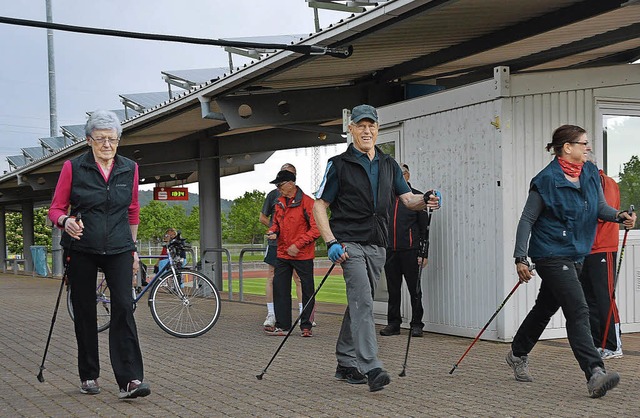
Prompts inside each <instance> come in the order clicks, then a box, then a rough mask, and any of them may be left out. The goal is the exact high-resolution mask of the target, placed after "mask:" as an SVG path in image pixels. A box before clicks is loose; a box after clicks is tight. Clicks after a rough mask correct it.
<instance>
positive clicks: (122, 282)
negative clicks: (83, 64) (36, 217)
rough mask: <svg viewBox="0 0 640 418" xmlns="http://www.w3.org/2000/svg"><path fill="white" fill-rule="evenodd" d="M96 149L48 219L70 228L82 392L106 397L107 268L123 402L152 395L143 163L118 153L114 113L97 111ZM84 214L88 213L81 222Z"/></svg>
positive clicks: (74, 172) (63, 185)
mask: <svg viewBox="0 0 640 418" xmlns="http://www.w3.org/2000/svg"><path fill="white" fill-rule="evenodd" d="M85 133H86V138H87V145H88V146H89V151H88V152H86V153H84V154H83V155H80V156H79V157H77V158H74V159H72V160H67V161H65V162H64V165H63V166H62V171H61V172H60V177H59V178H58V184H57V185H56V190H55V193H54V196H53V201H52V202H51V208H50V209H49V219H51V222H53V224H54V225H56V226H58V228H61V229H63V230H64V234H63V235H62V241H61V244H62V246H63V248H64V249H65V253H66V254H67V255H68V258H67V260H68V261H67V262H68V263H69V266H68V269H67V278H68V280H69V285H70V289H71V303H72V304H73V311H74V313H75V322H74V327H75V331H76V341H77V343H78V371H79V374H80V381H81V386H80V392H81V393H84V394H89V395H96V394H98V393H100V386H99V384H98V377H99V375H100V361H99V358H98V330H97V327H96V275H97V273H98V268H100V269H102V271H103V272H104V275H105V278H106V280H107V285H108V286H109V292H110V295H111V325H110V329H109V355H110V357H111V366H112V367H113V373H114V375H115V378H116V382H117V383H118V386H120V393H119V395H118V396H119V397H120V398H123V399H124V398H137V397H139V396H147V395H149V393H151V390H150V389H149V385H148V384H146V383H143V382H142V380H143V377H144V373H143V367H142V353H141V351H140V343H139V342H138V331H137V329H136V323H135V320H134V318H133V299H132V295H131V286H132V278H133V275H134V274H135V273H136V272H137V270H138V267H139V259H138V254H137V253H136V247H135V242H136V237H137V234H138V224H139V220H140V219H139V215H140V204H139V202H138V165H137V164H136V163H135V162H133V161H132V160H130V159H128V158H125V157H122V156H120V155H117V154H116V151H117V149H118V144H119V142H120V135H121V134H122V127H121V126H120V121H119V119H118V117H117V116H116V114H115V113H113V112H110V111H106V110H97V111H95V112H93V113H91V115H90V116H89V119H88V120H87V124H86V126H85ZM79 215H82V216H81V217H80V218H78V217H79Z"/></svg>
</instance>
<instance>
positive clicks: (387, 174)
mask: <svg viewBox="0 0 640 418" xmlns="http://www.w3.org/2000/svg"><path fill="white" fill-rule="evenodd" d="M349 133H350V134H351V136H352V138H353V143H352V144H351V145H349V147H348V148H347V150H346V151H345V152H344V153H342V154H340V155H337V156H335V157H332V158H331V159H330V160H329V162H328V164H327V170H326V172H325V175H324V178H323V180H322V183H321V184H320V188H319V190H318V192H317V193H316V198H317V200H316V202H315V204H314V206H313V214H314V216H315V220H316V224H317V225H318V229H319V230H320V234H321V235H322V238H324V240H325V242H326V243H327V248H328V255H329V259H330V260H331V261H332V262H334V263H337V264H340V266H341V267H342V271H343V275H344V281H345V284H346V289H347V303H348V306H347V309H346V311H345V313H344V318H343V320H342V328H341V329H340V335H339V336H338V341H337V343H336V358H337V360H338V367H337V369H336V374H335V376H336V378H337V379H340V380H345V381H347V382H348V383H365V382H366V383H368V384H369V390H370V391H371V392H375V391H378V390H380V389H383V388H384V386H386V385H388V384H389V383H390V382H391V378H390V377H389V373H387V372H386V371H385V370H384V369H383V368H382V362H381V361H380V360H379V359H378V342H377V340H376V329H375V322H374V318H373V295H374V293H375V290H376V285H377V283H378V280H380V274H381V273H382V269H383V267H384V262H385V258H386V256H385V252H386V247H387V239H388V234H389V231H388V224H389V208H390V207H391V204H392V202H393V200H394V197H395V196H398V197H399V198H400V200H401V201H402V203H403V204H404V205H405V206H407V207H408V208H409V209H411V210H424V209H426V208H431V209H437V208H439V207H440V199H439V198H438V197H437V196H436V195H435V194H431V193H429V194H425V195H415V194H413V193H411V189H410V188H409V186H408V185H407V182H406V181H404V179H403V178H402V171H401V170H400V166H399V165H398V163H397V162H395V160H394V159H393V158H391V157H390V156H389V155H387V154H385V153H384V152H382V151H381V150H380V149H379V148H377V147H376V146H375V144H376V140H377V138H378V112H377V110H376V109H375V108H374V107H372V106H369V105H360V106H356V107H354V108H353V111H352V112H351V123H350V124H349ZM329 207H330V208H331V221H329V218H328V215H327V208H329ZM363 373H364V374H366V376H364V375H363Z"/></svg>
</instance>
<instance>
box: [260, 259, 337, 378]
mask: <svg viewBox="0 0 640 418" xmlns="http://www.w3.org/2000/svg"><path fill="white" fill-rule="evenodd" d="M335 266H336V263H333V264H331V267H329V271H327V274H325V275H324V277H323V278H322V281H321V282H320V284H319V285H318V288H317V289H316V291H315V292H313V295H311V298H309V300H308V301H307V303H306V304H305V305H304V307H303V308H302V311H300V315H298V318H296V321H295V322H294V323H293V325H291V328H290V329H289V332H288V333H287V335H286V336H285V337H284V339H283V340H282V342H281V343H280V345H279V346H278V349H277V350H276V352H275V353H274V354H273V356H272V357H271V360H269V363H268V364H267V366H266V367H265V368H264V369H262V373H260V374H257V375H256V378H257V379H258V380H262V376H264V374H265V373H266V372H267V369H268V368H269V366H271V363H273V360H275V358H276V356H277V355H278V353H279V352H280V349H281V348H282V346H283V345H284V343H286V342H287V338H289V335H291V332H292V331H293V329H294V328H295V327H296V325H298V322H299V321H300V318H301V317H302V314H303V313H304V311H305V310H306V309H307V306H309V304H310V303H311V301H315V299H316V295H317V294H318V292H319V291H320V288H322V285H323V284H324V282H325V281H326V280H327V277H329V274H331V270H333V268H334V267H335Z"/></svg>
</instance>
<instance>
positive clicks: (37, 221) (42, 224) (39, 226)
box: [5, 207, 51, 254]
mask: <svg viewBox="0 0 640 418" xmlns="http://www.w3.org/2000/svg"><path fill="white" fill-rule="evenodd" d="M48 211H49V208H48V207H43V208H40V209H36V210H35V211H34V212H33V243H34V245H44V246H46V247H47V250H48V251H51V227H49V226H47V212H48ZM5 222H6V230H7V249H8V251H9V253H10V254H24V250H25V249H24V239H23V235H22V212H8V213H7V214H6V216H5Z"/></svg>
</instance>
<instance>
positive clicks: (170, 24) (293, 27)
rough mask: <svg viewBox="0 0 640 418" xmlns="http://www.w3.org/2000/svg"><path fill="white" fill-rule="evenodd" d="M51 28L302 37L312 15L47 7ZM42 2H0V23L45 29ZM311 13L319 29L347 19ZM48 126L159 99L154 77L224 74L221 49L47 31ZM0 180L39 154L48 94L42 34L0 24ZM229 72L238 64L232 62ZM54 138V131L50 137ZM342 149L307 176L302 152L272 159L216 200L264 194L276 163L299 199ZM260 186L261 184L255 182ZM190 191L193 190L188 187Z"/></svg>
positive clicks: (300, 5) (116, 1)
mask: <svg viewBox="0 0 640 418" xmlns="http://www.w3.org/2000/svg"><path fill="white" fill-rule="evenodd" d="M51 2H52V10H53V12H52V14H53V22H55V23H63V24H68V25H78V26H89V27H97V28H104V29H116V30H125V31H132V32H147V33H157V34H167V35H179V36H188V37H199V38H210V39H217V38H237V37H249V36H268V35H289V34H310V33H312V32H314V31H315V25H314V14H313V9H312V8H310V7H309V6H308V4H307V2H306V1H305V0H270V1H264V0H261V1H258V0H233V1H231V0H181V1H179V2H178V1H175V0H126V1H125V0H91V1H87V0H51ZM45 4H46V3H45V0H21V1H1V2H0V16H4V17H12V18H20V19H30V20H39V21H46V7H45ZM347 16H348V15H347V14H346V13H344V12H334V11H326V10H321V11H320V12H319V20H320V26H321V27H328V26H329V25H330V24H331V23H334V22H337V21H338V20H340V19H342V18H345V17H347ZM54 51H55V70H56V95H57V100H56V101H57V114H58V125H59V126H64V125H78V124H84V122H85V120H86V119H85V112H87V111H92V110H95V109H122V108H123V105H122V104H121V103H120V100H119V97H118V94H126V93H139V92H157V91H166V90H167V85H166V83H165V82H164V81H163V80H162V78H161V74H160V72H161V71H164V70H183V69H197V68H214V67H227V66H228V62H229V61H228V55H227V53H226V52H225V51H224V49H223V48H221V47H214V46H199V45H188V44H179V43H171V42H159V41H144V40H135V39H124V38H113V37H106V36H97V35H86V34H76V33H69V32H61V31H54ZM0 60H1V61H0V91H1V92H2V93H1V94H0V172H3V171H5V170H8V169H9V165H8V163H7V161H6V157H7V156H9V155H19V154H21V150H20V149H21V148H25V147H36V146H39V145H40V144H39V141H38V138H44V137H48V136H50V135H49V86H48V67H47V34H46V30H45V29H39V28H28V27H19V26H13V25H5V24H0ZM233 60H234V65H236V66H237V65H242V64H244V63H245V62H247V61H246V60H243V59H242V58H241V57H238V56H234V58H233ZM58 135H60V131H58ZM345 147H346V146H345V145H337V146H327V147H324V149H321V150H320V153H319V154H320V158H319V159H318V163H317V165H316V169H315V170H314V165H313V159H312V153H311V150H310V149H301V150H287V151H278V152H276V153H275V154H274V155H273V156H272V157H271V158H270V159H269V160H267V162H266V163H264V164H260V165H256V170H255V171H254V172H252V173H244V174H239V175H234V176H228V177H223V178H222V179H221V196H222V198H225V199H235V198H237V197H239V196H242V195H243V194H244V193H245V192H246V191H251V190H254V189H256V190H261V191H265V192H266V191H269V190H271V188H272V186H271V185H270V184H268V180H272V179H274V178H275V175H276V174H277V172H278V170H279V169H280V166H281V165H282V164H284V163H285V162H290V163H293V164H294V165H295V166H296V167H297V168H298V185H299V186H300V187H301V188H302V189H303V190H304V191H305V192H307V193H308V194H311V193H312V192H313V191H314V190H312V188H313V186H314V185H315V184H317V181H318V179H317V175H315V173H317V172H318V166H319V172H320V175H321V174H322V172H323V171H324V167H325V165H326V160H327V159H328V158H329V157H331V156H333V155H335V154H337V153H339V152H341V151H342V150H344V149H345ZM265 179H268V180H265ZM190 189H191V190H192V191H197V188H195V187H190Z"/></svg>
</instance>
